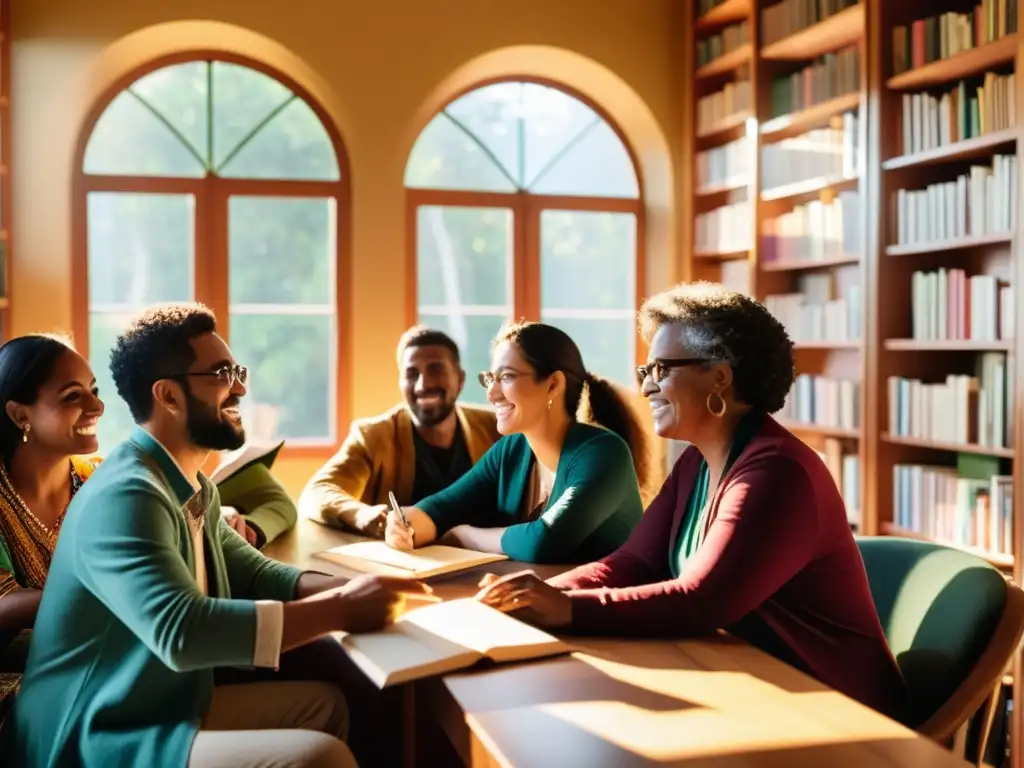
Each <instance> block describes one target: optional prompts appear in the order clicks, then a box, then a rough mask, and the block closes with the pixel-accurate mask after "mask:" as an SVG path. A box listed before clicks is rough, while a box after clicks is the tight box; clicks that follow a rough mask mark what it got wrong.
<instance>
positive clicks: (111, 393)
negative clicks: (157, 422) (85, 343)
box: [89, 307, 142, 455]
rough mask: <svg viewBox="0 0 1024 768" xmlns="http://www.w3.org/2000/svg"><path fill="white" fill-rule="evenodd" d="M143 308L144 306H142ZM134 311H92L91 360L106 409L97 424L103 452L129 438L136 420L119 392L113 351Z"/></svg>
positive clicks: (90, 325) (97, 434)
mask: <svg viewBox="0 0 1024 768" xmlns="http://www.w3.org/2000/svg"><path fill="white" fill-rule="evenodd" d="M139 309H140V310H141V309H142V308H141V307H140V308H139ZM133 315H134V312H132V313H124V314H106V313H103V312H90V313H89V364H90V365H91V366H92V370H93V374H94V375H95V376H96V386H97V387H98V388H99V390H100V398H101V399H102V400H103V403H104V405H105V406H106V409H105V410H104V411H103V418H101V419H100V423H99V426H97V428H96V437H97V438H98V439H99V441H100V453H101V454H104V455H106V454H108V453H110V452H111V451H112V450H113V449H114V447H115V446H116V445H117V444H118V443H120V442H122V441H124V440H126V439H127V438H128V435H129V434H130V433H131V431H132V427H133V426H134V424H135V422H134V421H133V420H132V415H131V412H130V411H129V410H128V406H127V405H125V402H124V400H122V399H121V396H120V395H118V394H117V389H116V388H115V387H114V379H113V378H112V377H111V375H110V351H111V350H112V349H113V348H114V343H115V342H116V341H117V337H118V336H119V335H120V334H121V331H123V330H124V328H125V327H126V326H127V325H128V323H129V322H130V321H131V319H132V316H133Z"/></svg>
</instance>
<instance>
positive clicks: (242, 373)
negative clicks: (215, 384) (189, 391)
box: [167, 365, 249, 387]
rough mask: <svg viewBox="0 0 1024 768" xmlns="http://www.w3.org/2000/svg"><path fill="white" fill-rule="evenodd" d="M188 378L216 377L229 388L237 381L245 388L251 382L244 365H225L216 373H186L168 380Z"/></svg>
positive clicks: (178, 374) (177, 374) (175, 375)
mask: <svg viewBox="0 0 1024 768" xmlns="http://www.w3.org/2000/svg"><path fill="white" fill-rule="evenodd" d="M186 376H216V377H217V380H218V381H222V382H224V383H225V384H227V385H228V386H229V387H233V386H234V385H235V382H236V381H237V382H238V383H239V384H241V385H242V386H243V387H244V386H245V383H246V382H247V381H248V380H249V369H248V368H246V367H245V366H244V365H225V366H223V367H221V368H218V369H217V370H215V371H186V372H185V373H176V374H174V375H173V376H168V377H167V378H169V379H180V378H184V377H186Z"/></svg>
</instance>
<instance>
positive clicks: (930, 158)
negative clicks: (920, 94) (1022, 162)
mask: <svg viewBox="0 0 1024 768" xmlns="http://www.w3.org/2000/svg"><path fill="white" fill-rule="evenodd" d="M1017 133H1018V132H1017V129H1016V128H1008V129H1006V130H1004V131H993V132H992V133H987V134H985V135H984V136H978V137H976V138H973V139H965V140H964V141H957V142H953V143H952V144H947V145H946V146H944V147H938V148H936V149H929V150H928V151H926V152H915V153H914V154H911V155H902V156H900V157H894V158H892V159H891V160H886V161H885V162H884V163H882V170H884V171H895V170H900V169H903V168H916V167H919V166H923V165H936V164H938V163H952V162H957V161H961V160H972V159H974V158H976V157H987V156H988V155H991V154H992V152H994V151H998V150H1000V149H1005V148H1008V147H1010V146H1011V145H1013V144H1015V143H1016V142H1017Z"/></svg>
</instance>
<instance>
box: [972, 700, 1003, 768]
mask: <svg viewBox="0 0 1024 768" xmlns="http://www.w3.org/2000/svg"><path fill="white" fill-rule="evenodd" d="M1002 687H1003V681H1002V680H998V681H997V682H996V686H995V688H993V689H992V693H991V694H990V695H989V697H988V699H987V700H986V701H985V706H984V708H983V709H982V718H983V719H982V722H981V730H980V731H979V732H978V761H977V763H976V765H977V768H982V767H983V766H984V765H985V748H986V747H988V740H989V737H990V736H991V735H992V723H993V722H994V721H995V718H996V707H998V706H999V694H1000V693H1001V689H1002Z"/></svg>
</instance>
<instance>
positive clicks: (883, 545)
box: [857, 536, 1024, 742]
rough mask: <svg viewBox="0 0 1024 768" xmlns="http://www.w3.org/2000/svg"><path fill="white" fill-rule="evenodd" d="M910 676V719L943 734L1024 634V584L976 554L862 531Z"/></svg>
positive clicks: (885, 622) (875, 585)
mask: <svg viewBox="0 0 1024 768" xmlns="http://www.w3.org/2000/svg"><path fill="white" fill-rule="evenodd" d="M857 544H858V546H859V547H860V552H861V556H862V557H863V559H864V566H865V569H866V570H867V575H868V582H869V584H870V587H871V595H872V597H873V598H874V602H875V608H876V610H877V611H878V617H879V619H880V620H881V622H882V628H883V630H884V631H885V636H886V639H887V640H888V642H889V647H890V648H891V649H892V652H893V655H894V656H895V657H896V662H897V664H898V665H899V668H900V671H901V672H902V673H903V678H904V680H905V681H906V684H907V690H908V694H909V705H910V707H909V717H908V722H907V723H906V724H907V725H909V726H910V727H912V728H914V729H916V730H917V731H918V732H920V733H923V734H925V735H927V736H929V737H930V738H932V739H934V740H936V741H939V742H944V741H946V740H947V739H949V738H950V737H951V736H952V735H953V734H954V733H955V732H956V730H957V729H958V728H959V727H960V726H961V725H962V724H963V723H964V722H966V721H967V719H968V718H969V717H971V715H973V714H974V712H976V711H977V710H978V708H979V707H980V706H981V705H982V703H984V702H985V700H986V699H987V698H989V696H990V695H991V693H992V690H993V687H994V686H995V685H997V684H998V682H999V680H1000V679H1001V678H1002V676H1003V673H1004V670H1005V669H1006V665H1007V662H1008V661H1009V660H1010V658H1011V657H1012V655H1013V654H1014V653H1015V652H1016V650H1017V648H1018V646H1019V644H1020V640H1021V635H1022V634H1024V592H1022V591H1021V590H1020V589H1019V588H1018V587H1016V586H1015V585H1013V584H1009V583H1008V582H1007V581H1006V579H1005V578H1004V577H1003V575H1002V573H1000V572H999V571H998V570H997V569H996V568H995V567H994V566H992V565H991V564H990V563H988V562H987V561H985V560H983V559H981V558H980V557H977V556H975V555H972V554H969V553H967V552H963V551H961V550H958V549H953V548H951V547H946V546H942V545H941V544H933V543H931V542H925V541H918V540H915V539H904V538H899V537H889V536H885V537H869V536H861V537H858V538H857Z"/></svg>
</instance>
